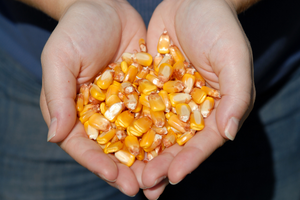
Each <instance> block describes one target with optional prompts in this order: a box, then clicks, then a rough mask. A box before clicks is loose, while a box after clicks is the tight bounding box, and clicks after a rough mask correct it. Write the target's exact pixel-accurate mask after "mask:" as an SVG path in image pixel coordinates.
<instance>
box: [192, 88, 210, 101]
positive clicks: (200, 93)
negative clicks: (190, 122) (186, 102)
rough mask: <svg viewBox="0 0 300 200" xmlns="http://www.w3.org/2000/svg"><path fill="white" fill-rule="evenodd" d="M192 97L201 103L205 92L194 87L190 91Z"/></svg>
mask: <svg viewBox="0 0 300 200" xmlns="http://www.w3.org/2000/svg"><path fill="white" fill-rule="evenodd" d="M191 95H192V98H193V100H194V101H195V103H196V104H201V103H202V102H203V101H204V99H205V98H206V95H207V94H206V92H204V91H203V90H201V89H199V88H194V89H193V90H192V92H191Z"/></svg>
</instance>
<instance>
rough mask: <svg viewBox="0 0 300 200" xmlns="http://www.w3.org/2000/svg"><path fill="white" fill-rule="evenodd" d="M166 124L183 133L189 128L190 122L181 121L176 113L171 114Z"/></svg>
mask: <svg viewBox="0 0 300 200" xmlns="http://www.w3.org/2000/svg"><path fill="white" fill-rule="evenodd" d="M168 124H169V125H170V126H171V127H173V128H175V129H177V130H178V131H180V132H181V133H185V132H186V131H188V130H189V128H190V124H189V123H186V122H183V121H181V120H180V119H179V117H178V116H177V115H172V116H171V117H170V118H169V120H168Z"/></svg>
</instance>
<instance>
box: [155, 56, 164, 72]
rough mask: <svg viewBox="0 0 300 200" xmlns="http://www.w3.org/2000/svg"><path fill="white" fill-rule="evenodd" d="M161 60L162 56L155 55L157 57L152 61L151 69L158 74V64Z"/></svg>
mask: <svg viewBox="0 0 300 200" xmlns="http://www.w3.org/2000/svg"><path fill="white" fill-rule="evenodd" d="M162 59H163V56H162V55H161V54H160V53H157V55H156V56H155V57H154V59H153V69H154V71H156V72H158V70H159V63H160V62H161V60H162Z"/></svg>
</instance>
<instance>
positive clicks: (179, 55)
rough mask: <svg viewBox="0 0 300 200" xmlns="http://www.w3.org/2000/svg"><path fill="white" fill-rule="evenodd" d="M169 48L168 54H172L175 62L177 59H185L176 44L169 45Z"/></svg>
mask: <svg viewBox="0 0 300 200" xmlns="http://www.w3.org/2000/svg"><path fill="white" fill-rule="evenodd" d="M169 50H170V54H171V55H172V57H173V59H174V61H175V62H178V61H182V62H184V61H185V58H184V55H183V54H182V53H181V51H180V50H179V48H178V47H177V46H176V45H171V46H170V47H169Z"/></svg>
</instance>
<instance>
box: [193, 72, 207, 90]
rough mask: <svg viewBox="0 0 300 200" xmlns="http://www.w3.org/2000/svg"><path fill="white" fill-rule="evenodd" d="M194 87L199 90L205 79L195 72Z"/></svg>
mask: <svg viewBox="0 0 300 200" xmlns="http://www.w3.org/2000/svg"><path fill="white" fill-rule="evenodd" d="M194 76H195V78H196V79H195V86H196V87H198V88H201V87H202V86H205V79H204V78H203V77H202V76H201V74H200V73H199V72H195V74H194Z"/></svg>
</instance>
